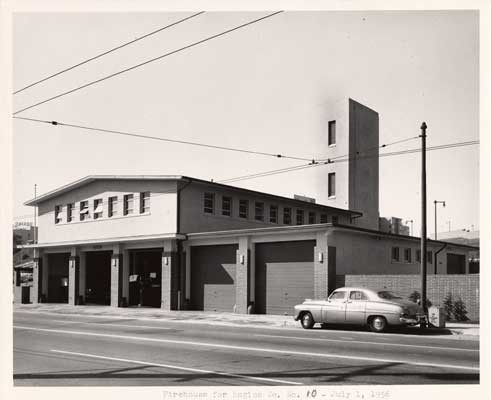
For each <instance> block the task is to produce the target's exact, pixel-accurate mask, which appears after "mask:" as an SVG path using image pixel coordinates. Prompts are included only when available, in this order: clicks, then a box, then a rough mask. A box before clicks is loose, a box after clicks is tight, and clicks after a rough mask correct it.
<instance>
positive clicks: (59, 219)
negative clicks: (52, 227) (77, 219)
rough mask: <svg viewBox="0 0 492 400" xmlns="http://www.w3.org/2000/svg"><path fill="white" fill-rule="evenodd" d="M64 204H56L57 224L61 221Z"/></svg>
mask: <svg viewBox="0 0 492 400" xmlns="http://www.w3.org/2000/svg"><path fill="white" fill-rule="evenodd" d="M61 213H62V206H55V224H58V223H60V222H61V220H62V219H61Z"/></svg>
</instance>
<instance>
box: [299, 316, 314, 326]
mask: <svg viewBox="0 0 492 400" xmlns="http://www.w3.org/2000/svg"><path fill="white" fill-rule="evenodd" d="M301 325H302V327H303V328H304V329H311V328H312V327H313V326H314V318H313V316H312V315H311V313H310V312H307V313H304V314H302V317H301Z"/></svg>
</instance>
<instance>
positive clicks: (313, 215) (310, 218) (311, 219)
mask: <svg viewBox="0 0 492 400" xmlns="http://www.w3.org/2000/svg"><path fill="white" fill-rule="evenodd" d="M315 223H316V213H315V212H314V211H309V212H308V224H310V225H312V224H315Z"/></svg>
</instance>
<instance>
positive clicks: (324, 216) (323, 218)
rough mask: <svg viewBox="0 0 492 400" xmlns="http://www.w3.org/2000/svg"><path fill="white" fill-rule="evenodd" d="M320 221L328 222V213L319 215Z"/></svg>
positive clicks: (321, 222) (322, 222)
mask: <svg viewBox="0 0 492 400" xmlns="http://www.w3.org/2000/svg"><path fill="white" fill-rule="evenodd" d="M319 223H320V224H326V223H328V215H326V214H321V215H320V216H319Z"/></svg>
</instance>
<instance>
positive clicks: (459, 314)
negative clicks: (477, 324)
mask: <svg viewBox="0 0 492 400" xmlns="http://www.w3.org/2000/svg"><path fill="white" fill-rule="evenodd" d="M453 314H454V318H455V319H456V321H468V317H467V316H466V314H468V311H466V307H465V303H464V301H463V300H461V297H458V300H455V302H454V304H453Z"/></svg>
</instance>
